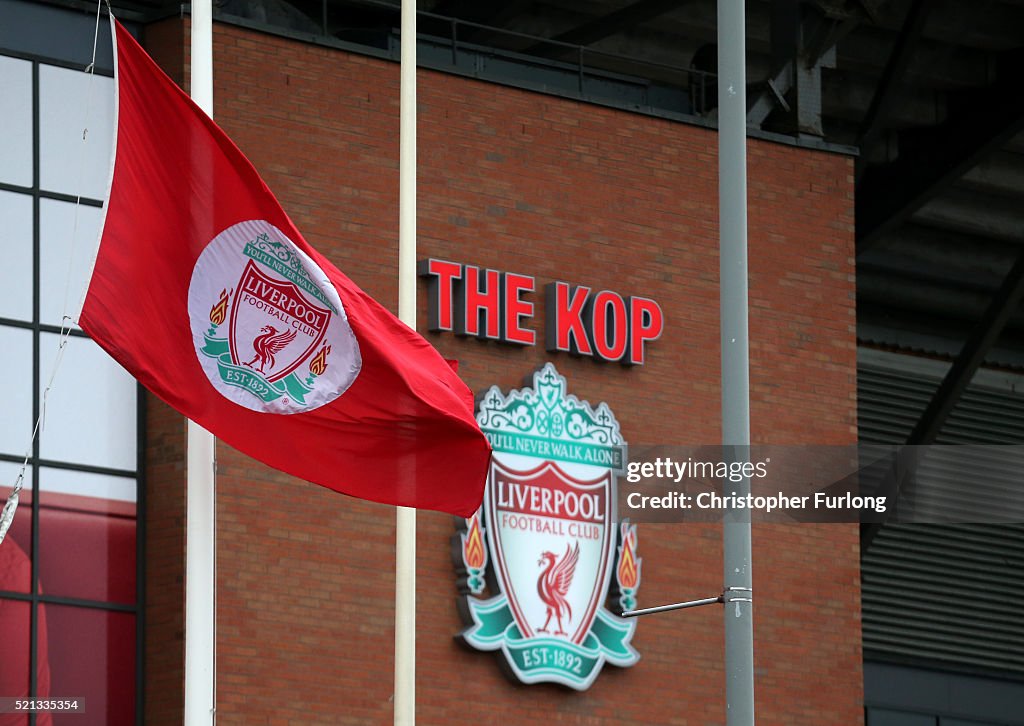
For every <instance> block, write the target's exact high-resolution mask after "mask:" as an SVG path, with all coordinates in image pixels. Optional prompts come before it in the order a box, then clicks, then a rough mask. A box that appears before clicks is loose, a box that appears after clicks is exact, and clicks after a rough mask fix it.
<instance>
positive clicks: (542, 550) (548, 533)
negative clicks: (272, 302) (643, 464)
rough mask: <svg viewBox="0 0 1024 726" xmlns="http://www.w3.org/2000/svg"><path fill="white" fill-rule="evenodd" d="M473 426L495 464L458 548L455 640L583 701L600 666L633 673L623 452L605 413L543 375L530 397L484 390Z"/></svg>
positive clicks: (632, 542) (632, 561)
mask: <svg viewBox="0 0 1024 726" xmlns="http://www.w3.org/2000/svg"><path fill="white" fill-rule="evenodd" d="M477 421H478V423H479V424H480V427H481V428H482V429H483V431H484V433H485V435H486V436H487V438H488V439H489V441H490V442H491V446H492V448H493V450H494V456H493V458H492V460H491V468H490V473H489V476H488V480H487V487H486V490H485V493H484V503H483V506H482V507H481V509H480V511H479V512H477V513H476V514H474V515H473V516H472V517H470V518H469V519H467V520H461V523H462V524H464V528H463V527H460V531H459V532H458V533H457V535H456V538H455V540H454V544H455V545H456V547H455V551H454V555H455V564H456V570H457V572H458V574H459V575H460V576H461V579H460V582H459V585H460V590H461V591H462V593H463V594H464V595H465V596H466V599H465V602H464V607H462V608H460V609H461V610H462V611H463V614H464V616H465V619H466V622H467V625H468V627H467V628H466V630H464V631H463V632H462V633H461V634H460V636H459V638H460V639H461V640H462V642H463V643H465V644H466V645H468V646H470V647H472V648H476V649H478V650H493V651H496V650H501V651H502V654H503V657H504V658H505V659H506V660H507V663H508V665H509V666H510V668H511V671H512V673H514V674H515V676H516V678H517V679H518V680H520V681H522V682H524V683H539V682H542V681H549V682H554V683H560V684H563V685H566V686H569V687H571V688H575V689H577V690H584V689H586V688H588V687H589V686H590V684H591V683H593V681H594V679H595V678H596V677H597V674H598V673H599V672H600V670H601V667H602V666H603V664H604V663H605V662H606V661H607V662H609V663H612V664H613V665H617V666H620V667H627V666H631V665H633V664H634V663H636V662H637V660H638V659H639V655H638V654H637V652H636V650H635V649H634V648H633V647H632V645H630V641H631V640H632V637H633V632H634V629H635V626H636V624H635V621H632V620H625V619H622V618H620V617H618V615H617V614H616V613H618V612H621V611H622V609H623V606H624V603H627V602H628V603H634V602H635V594H636V588H637V586H638V584H639V559H637V558H636V551H635V547H636V527H635V526H630V525H628V523H623V524H621V525H619V524H618V523H617V522H616V519H615V501H616V499H615V473H616V472H617V471H620V470H621V469H622V467H623V465H624V463H625V461H624V460H625V442H624V441H623V440H622V436H621V434H620V433H619V425H618V422H617V421H616V420H615V417H614V416H613V415H612V412H611V411H610V410H609V409H608V407H607V406H606V405H604V404H601V405H600V406H598V407H597V410H596V411H595V410H594V409H593V408H591V407H590V405H589V404H587V403H585V402H580V401H578V400H577V399H576V397H575V396H569V395H567V394H566V381H565V378H563V377H562V376H560V375H559V374H558V371H557V370H555V367H554V366H553V365H551V364H550V363H548V364H547V365H545V366H544V368H542V369H541V370H540V371H538V372H537V373H536V374H534V378H533V388H527V389H523V390H520V391H513V392H511V393H510V394H509V395H508V396H507V397H506V396H503V395H502V394H501V392H500V391H499V390H498V389H497V388H492V389H491V390H490V391H489V392H488V393H487V395H486V396H485V397H484V400H483V401H482V403H481V404H480V409H479V413H478V415H477ZM485 541H486V547H485V546H484V544H485ZM488 551H489V553H490V558H488ZM616 554H618V558H617V560H616ZM488 565H489V566H488ZM613 584H614V587H613ZM488 588H489V589H490V592H491V597H489V598H484V597H482V595H483V594H484V591H485V590H486V589H488ZM609 606H610V607H611V609H610V610H609Z"/></svg>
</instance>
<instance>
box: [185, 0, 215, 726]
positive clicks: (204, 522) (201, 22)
mask: <svg viewBox="0 0 1024 726" xmlns="http://www.w3.org/2000/svg"><path fill="white" fill-rule="evenodd" d="M191 43H192V57H191V63H192V71H191V78H190V85H189V90H190V92H191V95H192V100H193V101H195V102H196V104H197V105H198V106H199V107H200V108H201V109H202V110H203V111H205V112H206V114H207V115H208V116H210V117H211V118H212V117H213V7H212V5H211V3H210V0H194V2H193V3H192V31H191ZM200 163H201V162H200ZM187 439H188V453H187V461H186V475H185V476H186V485H185V487H186V493H185V502H186V503H185V718H184V721H185V723H187V724H189V725H190V726H191V725H192V724H213V723H214V722H215V720H216V714H215V709H216V685H215V683H216V623H217V594H216V561H217V549H216V531H217V520H216V494H215V483H216V463H215V457H216V448H217V440H216V439H215V438H214V436H213V434H211V433H210V432H208V431H206V430H205V429H203V428H202V427H201V426H199V424H197V423H195V422H193V421H189V422H188V434H187Z"/></svg>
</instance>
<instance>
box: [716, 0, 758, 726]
mask: <svg viewBox="0 0 1024 726" xmlns="http://www.w3.org/2000/svg"><path fill="white" fill-rule="evenodd" d="M745 40H746V28H745V21H744V2H743V0H718V204H719V209H718V214H719V235H720V243H719V244H720V252H719V255H720V256H719V264H720V283H719V284H720V304H721V316H722V317H721V336H722V341H721V342H722V443H723V444H724V445H725V447H726V449H727V451H728V450H729V449H730V448H731V449H732V453H731V454H730V455H731V456H733V457H737V458H740V459H743V460H749V447H750V351H749V343H748V327H747V94H746V58H745V56H746V53H745V50H746V48H745V45H746V42H745ZM733 491H735V493H736V494H737V495H739V496H745V495H746V494H748V493H749V492H750V479H749V478H746V479H744V480H743V481H741V482H739V483H737V485H736V487H735V488H734V490H733ZM722 550H723V566H724V567H723V569H724V574H725V582H724V586H725V587H724V592H723V594H722V599H723V602H724V603H725V702H726V724H727V726H753V724H754V627H753V605H754V604H753V592H752V590H751V583H752V577H751V570H750V567H751V545H750V510H749V509H732V510H729V511H727V512H726V513H725V521H724V523H723V525H722Z"/></svg>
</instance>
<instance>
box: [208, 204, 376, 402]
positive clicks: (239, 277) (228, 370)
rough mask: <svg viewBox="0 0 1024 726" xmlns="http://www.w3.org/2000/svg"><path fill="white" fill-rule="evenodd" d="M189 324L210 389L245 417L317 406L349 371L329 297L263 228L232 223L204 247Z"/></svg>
mask: <svg viewBox="0 0 1024 726" xmlns="http://www.w3.org/2000/svg"><path fill="white" fill-rule="evenodd" d="M218 288H219V289H220V291H219V292H217V290H218ZM211 303H212V304H211ZM207 311H208V312H207ZM189 317H190V318H191V320H192V338H193V342H194V344H195V346H196V351H197V354H198V356H199V360H200V363H201V364H202V366H203V370H204V371H205V372H206V375H207V376H208V377H209V379H210V382H211V383H212V384H213V386H214V388H216V389H217V390H218V391H219V392H220V393H221V394H222V395H223V396H225V397H226V398H228V399H230V400H232V401H234V402H235V403H237V404H239V405H241V406H245V407H246V408H248V409H251V410H253V411H269V412H273V413H299V412H300V411H307V410H309V409H312V408H317V407H319V406H323V405H324V404H326V403H330V402H331V401H332V400H334V399H335V398H337V397H338V396H339V395H341V394H342V393H344V392H345V389H347V388H348V387H349V385H351V383H352V381H353V380H354V379H355V377H356V375H357V374H358V373H359V367H360V358H359V346H358V345H357V343H356V340H355V336H353V335H352V329H351V328H350V327H349V325H348V321H347V320H346V317H345V311H344V308H343V307H342V304H341V300H340V299H339V298H338V295H337V292H335V290H334V287H333V286H332V285H330V283H329V282H328V281H327V277H326V275H324V274H323V272H322V271H321V270H320V269H319V268H318V267H317V266H316V265H315V263H314V262H313V261H312V260H311V259H310V258H309V257H308V256H306V255H303V254H302V252H301V251H300V250H299V249H298V247H296V246H295V245H294V244H293V243H292V242H291V240H289V239H288V238H287V237H285V235H284V234H283V233H282V232H281V231H280V230H279V229H277V228H276V227H274V225H272V224H270V223H269V222H265V221H251V222H241V223H239V224H236V225H234V226H233V227H231V228H229V229H227V230H225V231H224V232H222V233H221V234H219V235H218V236H217V237H216V238H215V239H214V240H213V241H212V242H211V243H210V244H209V245H208V246H207V247H206V249H205V250H204V251H203V253H202V254H201V255H200V256H199V259H198V260H197V261H196V266H195V269H194V271H193V273H192V284H191V285H190V286H189ZM332 351H334V355H331V352H332Z"/></svg>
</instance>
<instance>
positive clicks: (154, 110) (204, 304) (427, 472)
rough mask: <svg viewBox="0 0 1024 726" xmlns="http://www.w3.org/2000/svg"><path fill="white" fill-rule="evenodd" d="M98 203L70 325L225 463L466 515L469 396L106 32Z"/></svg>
mask: <svg viewBox="0 0 1024 726" xmlns="http://www.w3.org/2000/svg"><path fill="white" fill-rule="evenodd" d="M115 45H116V48H117V52H116V68H117V73H116V78H117V103H118V107H117V136H116V144H115V148H116V151H115V161H114V169H113V181H112V183H111V189H110V198H109V201H108V203H107V206H106V218H105V222H104V226H103V233H102V237H101V241H100V247H99V252H98V255H97V259H96V263H95V267H94V269H93V273H92V278H91V280H90V282H89V287H88V290H87V292H86V297H85V301H84V303H83V309H82V313H81V316H80V318H79V324H80V325H81V327H82V329H83V330H85V331H86V332H88V333H89V335H91V336H92V338H93V339H94V340H95V341H96V342H97V343H99V345H100V346H102V347H103V348H104V349H105V350H106V351H107V352H108V353H109V354H110V355H111V356H113V357H114V358H115V359H116V360H117V361H118V362H119V363H120V364H121V365H122V366H124V367H125V368H126V369H127V370H128V371H129V372H130V373H131V374H132V375H134V376H135V377H136V378H137V379H138V380H139V381H141V382H142V383H143V384H144V385H145V386H146V387H147V388H148V389H149V390H150V391H152V392H153V393H155V394H156V395H157V396H159V397H160V398H162V399H163V400H164V401H166V402H167V403H168V404H170V405H171V406H173V407H174V408H175V409H177V410H178V411H180V412H182V413H183V414H185V415H186V416H188V417H189V418H191V419H192V420H194V421H196V422H197V423H199V424H201V425H202V426H203V427H204V428H206V429H207V430H209V431H211V432H212V433H213V434H214V435H216V436H217V437H218V438H220V439H221V440H223V441H225V442H227V443H228V444H230V445H231V446H233V447H235V448H236V449H238V450H239V451H242V452H243V453H245V454H248V455H250V456H252V457H254V458H256V459H259V460H260V461H263V462H264V463H266V464H269V465H270V466H272V467H274V468H276V469H280V470H282V471H285V472H288V473H289V474H293V475H295V476H298V477H301V478H303V479H306V480H308V481H311V482H315V483H317V484H321V485H323V486H326V487H328V488H330V489H334V490H336V491H339V492H343V493H345V494H350V495H352V496H356V497H361V498H363V499H370V500H373V501H377V502H385V503H389V504H401V505H404V506H410V507H419V508H426V509H437V510H441V511H446V512H451V513H453V514H458V515H461V516H465V517H468V516H469V515H471V514H472V513H473V512H474V511H475V510H476V509H477V507H478V506H479V505H480V502H481V499H482V496H483V485H484V478H485V472H486V467H487V462H488V458H489V456H490V449H489V446H488V444H487V441H486V439H485V438H484V436H483V434H482V433H481V431H480V429H479V427H478V426H477V424H476V421H475V419H474V417H473V396H472V392H471V391H470V390H469V389H468V388H467V387H466V385H465V384H464V383H463V382H462V381H461V380H460V379H459V377H458V376H457V375H456V374H455V373H454V372H453V371H452V369H451V368H450V367H449V365H448V363H447V362H446V361H445V360H444V359H443V358H442V357H441V356H440V355H439V354H438V353H437V351H435V350H434V348H433V347H431V346H430V344H429V343H427V341H425V340H424V339H423V338H422V337H420V336H419V335H418V334H417V333H416V332H415V331H413V330H410V329H409V328H408V327H407V326H406V325H404V324H403V323H401V322H400V321H399V320H398V319H397V318H396V317H395V316H394V315H392V314H391V313H390V312H388V311H387V310H386V309H385V308H383V307H382V306H381V305H379V304H378V303H377V302H376V301H374V300H372V299H371V298H370V297H369V296H367V295H366V294H365V293H364V292H363V291H362V290H360V289H359V288H358V287H356V285H355V284H353V283H352V281H351V280H349V279H348V278H347V277H346V276H345V275H343V274H342V273H341V272H339V271H338V270H337V269H336V268H335V267H334V266H333V265H332V264H331V263H330V262H328V261H327V259H326V258H324V257H323V256H322V255H320V254H319V253H318V252H317V251H316V250H314V249H313V248H312V247H310V246H309V244H307V243H306V241H305V240H304V239H303V238H302V236H301V235H300V234H299V232H298V230H296V229H295V227H294V225H293V224H292V222H291V220H289V219H288V216H287V215H286V214H285V212H284V210H282V209H281V206H280V205H279V204H278V202H277V200H276V199H275V198H274V196H273V194H271V192H270V190H269V189H268V188H267V186H266V184H264V182H263V180H262V179H260V177H259V175H258V174H257V173H256V170H255V169H254V168H253V166H252V164H250V163H249V161H248V160H247V159H246V158H245V157H244V156H243V155H242V153H241V151H239V150H238V148H237V147H236V146H235V145H234V144H233V143H232V142H231V140H230V139H229V138H228V137H227V136H226V135H225V134H224V132H223V131H221V130H220V129H219V128H218V127H217V126H216V124H214V123H213V121H211V120H210V119H209V118H208V117H207V116H206V115H205V114H204V113H203V112H202V111H201V110H200V109H199V108H198V107H197V106H195V104H193V103H192V101H191V99H189V98H188V96H186V95H185V94H184V93H183V92H182V91H181V90H180V89H179V88H178V87H177V86H175V85H174V84H173V83H172V82H171V80H170V79H168V78H167V76H165V75H164V74H163V72H162V71H161V70H160V69H159V68H158V67H157V66H156V64H155V63H153V61H152V60H151V59H150V58H149V57H148V56H147V55H146V53H145V51H143V50H142V49H141V48H140V47H139V45H138V44H137V43H136V42H135V40H134V39H133V38H132V37H131V35H129V33H128V32H127V31H125V30H124V28H122V27H121V26H120V24H118V25H117V27H116V43H115Z"/></svg>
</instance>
